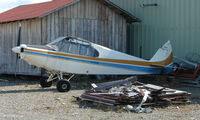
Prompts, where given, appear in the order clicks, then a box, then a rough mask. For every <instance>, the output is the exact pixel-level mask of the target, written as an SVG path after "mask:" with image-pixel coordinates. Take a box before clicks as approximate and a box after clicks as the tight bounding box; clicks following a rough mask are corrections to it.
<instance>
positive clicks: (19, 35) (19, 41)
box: [15, 24, 22, 76]
mask: <svg viewBox="0 0 200 120" xmlns="http://www.w3.org/2000/svg"><path fill="white" fill-rule="evenodd" d="M21 27H22V25H21V24H19V31H18V38H17V46H20V44H21ZM18 59H19V54H18V53H17V55H16V61H15V76H16V72H17V65H18Z"/></svg>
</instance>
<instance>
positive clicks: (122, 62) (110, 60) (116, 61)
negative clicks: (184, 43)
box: [24, 48, 173, 66]
mask: <svg viewBox="0 0 200 120" xmlns="http://www.w3.org/2000/svg"><path fill="white" fill-rule="evenodd" d="M24 50H28V51H33V52H39V53H45V54H50V55H57V56H64V57H72V58H78V59H85V60H94V61H102V62H112V63H120V64H130V65H139V66H151V65H152V64H156V65H160V66H167V65H169V64H171V63H172V61H173V53H171V54H170V55H169V57H168V58H167V59H165V60H163V61H159V62H145V61H132V60H118V59H108V58H96V57H88V56H79V55H72V54H66V53H55V52H50V51H42V50H35V49H31V48H24Z"/></svg>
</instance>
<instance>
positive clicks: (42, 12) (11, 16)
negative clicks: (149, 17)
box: [0, 0, 140, 23]
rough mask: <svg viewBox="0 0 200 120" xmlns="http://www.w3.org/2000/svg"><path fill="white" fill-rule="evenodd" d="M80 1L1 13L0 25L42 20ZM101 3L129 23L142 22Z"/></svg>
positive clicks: (56, 1) (56, 0)
mask: <svg viewBox="0 0 200 120" xmlns="http://www.w3.org/2000/svg"><path fill="white" fill-rule="evenodd" d="M79 1H80V0H54V1H50V2H44V3H38V4H30V5H23V6H19V7H16V8H13V9H11V10H8V11H6V12H4V13H1V14H0V23H4V22H12V21H17V20H26V19H32V18H41V17H44V16H46V15H49V14H51V13H53V12H55V11H57V10H60V9H62V8H63V7H66V6H69V5H72V4H74V3H76V2H79ZM101 1H104V3H107V5H109V6H111V7H112V8H113V9H115V10H117V11H118V12H119V14H121V15H122V16H124V17H126V18H127V21H128V22H139V21H140V20H139V19H138V18H136V17H135V16H133V15H132V14H130V13H128V12H127V11H125V10H123V9H121V8H120V7H118V6H116V5H114V4H113V3H111V2H109V0H101Z"/></svg>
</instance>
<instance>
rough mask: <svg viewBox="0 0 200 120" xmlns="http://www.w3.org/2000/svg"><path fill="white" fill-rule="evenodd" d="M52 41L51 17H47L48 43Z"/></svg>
mask: <svg viewBox="0 0 200 120" xmlns="http://www.w3.org/2000/svg"><path fill="white" fill-rule="evenodd" d="M50 41H51V15H48V16H47V43H49V42H50Z"/></svg>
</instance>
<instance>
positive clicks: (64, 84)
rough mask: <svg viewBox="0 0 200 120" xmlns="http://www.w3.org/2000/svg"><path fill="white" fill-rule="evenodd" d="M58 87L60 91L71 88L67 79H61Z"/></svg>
mask: <svg viewBox="0 0 200 120" xmlns="http://www.w3.org/2000/svg"><path fill="white" fill-rule="evenodd" d="M56 87H57V90H58V91H59V92H68V91H69V90H70V89H71V85H70V83H69V81H66V80H59V81H58V83H57V86H56Z"/></svg>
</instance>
